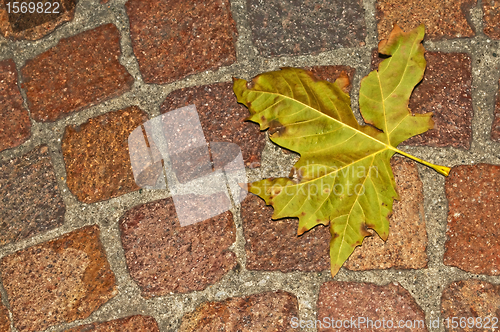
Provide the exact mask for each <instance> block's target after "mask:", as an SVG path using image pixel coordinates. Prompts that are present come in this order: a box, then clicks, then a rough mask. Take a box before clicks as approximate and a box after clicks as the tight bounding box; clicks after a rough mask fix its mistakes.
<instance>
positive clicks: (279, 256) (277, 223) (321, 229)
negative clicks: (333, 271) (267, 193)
mask: <svg viewBox="0 0 500 332" xmlns="http://www.w3.org/2000/svg"><path fill="white" fill-rule="evenodd" d="M272 214H273V208H272V207H270V206H266V203H265V202H264V200H262V199H261V198H259V197H257V196H255V195H253V194H249V195H248V196H247V197H246V198H245V200H244V201H243V202H242V203H241V218H242V220H243V232H244V236H245V239H246V243H245V251H246V254H247V263H246V268H247V269H248V270H266V271H275V270H278V271H281V272H285V273H286V272H290V271H324V270H326V269H329V268H330V259H329V250H330V249H329V248H330V246H329V243H330V232H329V230H328V227H325V226H322V225H319V226H317V227H315V228H313V229H312V230H311V231H309V232H306V233H304V234H303V235H301V236H297V228H298V225H299V222H298V219H296V218H286V219H279V220H271V216H272Z"/></svg>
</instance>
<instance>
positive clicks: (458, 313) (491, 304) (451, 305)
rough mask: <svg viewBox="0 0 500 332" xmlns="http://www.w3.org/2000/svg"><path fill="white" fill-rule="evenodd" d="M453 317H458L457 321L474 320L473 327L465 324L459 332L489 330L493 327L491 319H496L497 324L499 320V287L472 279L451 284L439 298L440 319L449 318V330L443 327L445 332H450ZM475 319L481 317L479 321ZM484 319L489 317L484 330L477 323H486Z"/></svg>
mask: <svg viewBox="0 0 500 332" xmlns="http://www.w3.org/2000/svg"><path fill="white" fill-rule="evenodd" d="M453 317H458V318H459V320H460V319H461V318H462V317H464V318H465V319H466V320H467V319H469V318H470V317H474V318H475V319H474V320H475V324H474V325H473V324H470V325H469V324H467V327H466V328H463V329H462V328H461V329H460V331H487V330H491V326H493V322H492V320H491V319H492V318H493V317H496V318H497V322H498V321H499V320H500V286H499V285H493V284H490V283H489V282H485V281H480V280H474V279H471V280H461V281H455V282H453V283H452V284H451V285H449V286H448V287H447V288H446V289H445V290H444V291H443V295H442V297H441V318H442V319H447V318H450V323H449V324H450V326H449V327H450V328H448V326H447V325H445V330H446V331H450V330H452V328H453V325H452V322H451V319H452V318H453ZM477 317H481V320H478V319H477ZM486 317H489V321H490V323H489V326H490V328H484V326H483V328H481V327H480V326H479V322H481V323H482V324H485V323H487V320H485V318H486ZM470 322H472V321H470ZM468 323H469V322H468ZM445 324H446V323H445ZM496 326H498V323H497V324H496Z"/></svg>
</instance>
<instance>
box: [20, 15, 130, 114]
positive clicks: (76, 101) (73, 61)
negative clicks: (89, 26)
mask: <svg viewBox="0 0 500 332" xmlns="http://www.w3.org/2000/svg"><path fill="white" fill-rule="evenodd" d="M119 56H120V34H119V32H118V29H117V28H116V27H115V26H114V25H113V24H105V25H102V26H100V27H97V28H95V29H93V30H90V31H85V32H82V33H80V34H78V35H76V36H73V37H69V38H66V39H61V41H59V43H58V44H57V45H56V46H54V47H53V48H51V49H49V50H48V51H46V52H44V53H42V54H40V55H38V56H36V57H35V58H33V59H30V60H28V61H26V65H25V66H24V67H23V68H22V69H21V73H22V76H23V81H24V83H23V88H25V89H26V94H27V96H28V107H29V109H30V111H31V116H32V117H33V119H35V120H36V121H43V122H45V121H55V120H57V119H59V118H62V117H64V116H66V115H68V114H70V113H72V112H76V111H79V110H81V109H83V108H86V107H89V106H92V105H96V104H98V103H100V102H102V101H104V100H107V99H110V98H112V97H116V96H119V95H120V94H122V93H123V92H125V91H128V90H130V88H131V86H132V83H133V77H132V76H131V75H130V74H129V73H128V72H127V71H126V69H125V67H123V66H122V65H121V64H120V62H119Z"/></svg>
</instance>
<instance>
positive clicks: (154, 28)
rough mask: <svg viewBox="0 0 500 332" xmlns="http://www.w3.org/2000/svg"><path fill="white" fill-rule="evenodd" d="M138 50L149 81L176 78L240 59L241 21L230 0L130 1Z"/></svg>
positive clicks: (133, 39) (134, 37) (128, 5)
mask: <svg viewBox="0 0 500 332" xmlns="http://www.w3.org/2000/svg"><path fill="white" fill-rule="evenodd" d="M125 7H126V9H127V14H128V17H129V20H130V34H131V37H132V46H133V48H134V53H135V55H136V57H137V60H138V61H139V68H140V71H141V73H142V76H143V79H144V81H145V82H147V83H157V84H163V83H170V82H173V81H176V80H179V79H182V78H184V77H186V76H189V75H192V74H196V73H201V72H203V71H205V70H214V69H217V68H219V67H222V66H228V65H230V64H232V63H234V62H236V49H235V44H236V40H237V34H238V33H237V31H236V24H235V22H234V21H233V18H232V15H231V9H230V2H229V1H220V0H206V1H200V0H186V1H159V0H152V1H143V0H130V1H127V3H126V4H125Z"/></svg>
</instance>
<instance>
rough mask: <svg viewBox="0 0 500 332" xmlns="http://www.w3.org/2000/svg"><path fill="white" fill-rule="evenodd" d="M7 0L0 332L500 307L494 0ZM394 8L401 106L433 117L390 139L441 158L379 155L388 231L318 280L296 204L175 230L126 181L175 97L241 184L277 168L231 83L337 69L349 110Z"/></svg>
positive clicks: (197, 325)
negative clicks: (419, 38)
mask: <svg viewBox="0 0 500 332" xmlns="http://www.w3.org/2000/svg"><path fill="white" fill-rule="evenodd" d="M34 1H35V0H34ZM36 1H39V2H40V3H42V4H41V6H42V8H45V9H48V8H49V7H50V8H51V10H52V11H54V9H56V5H55V4H54V3H53V2H50V1H48V0H36ZM35 4H36V7H35V10H36V8H38V6H39V5H38V4H37V3H35ZM13 6H14V2H13V1H11V0H0V150H1V152H0V197H1V200H0V246H1V247H0V278H1V280H0V281H1V283H0V285H1V286H0V295H1V306H0V330H1V331H20V332H21V331H67V330H69V331H250V332H253V331H296V330H302V331H332V330H333V329H331V328H328V327H327V326H325V325H324V324H323V325H322V326H320V325H319V324H318V325H317V326H313V323H312V321H315V320H316V319H318V320H321V321H322V322H325V319H326V321H328V322H331V321H330V319H334V320H337V319H342V320H348V321H349V324H350V320H352V319H354V320H356V322H355V323H359V324H360V323H362V322H363V320H362V319H361V321H359V320H358V317H362V318H366V319H369V320H372V321H373V322H374V323H373V324H375V327H373V328H368V329H367V330H373V329H375V328H376V324H380V323H381V322H382V320H383V321H384V322H385V323H383V324H389V321H392V322H393V323H394V324H398V322H399V320H403V321H404V324H407V325H406V326H407V327H409V326H412V327H413V328H408V329H407V330H429V331H444V330H472V329H470V328H469V326H471V325H469V324H470V320H468V321H467V318H469V317H481V319H482V322H483V324H484V325H487V324H486V321H487V319H486V317H489V318H488V319H489V320H490V324H489V326H494V322H495V320H494V319H493V317H496V318H495V319H498V318H500V227H499V226H500V225H498V223H499V222H500V196H499V191H500V189H499V188H500V166H497V165H500V92H499V79H500V46H499V44H500V2H499V1H498V0H481V1H476V0H441V1H437V0H418V1H417V0H329V1H320V0H310V1H292V0H265V1H262V0H231V1H230V0H185V1H170V0H128V1H125V0H109V1H106V0H101V1H98V0H80V1H78V2H76V3H75V0H61V1H60V3H58V5H57V7H58V8H57V11H59V13H45V12H44V13H33V14H29V13H26V14H22V13H17V14H16V13H13V11H14V9H13V8H14V7H13ZM27 8H28V9H27V10H29V7H27ZM9 10H10V12H9ZM394 22H398V23H399V25H400V26H401V27H402V28H403V29H404V30H408V29H411V28H414V27H416V26H417V25H418V24H419V23H421V22H422V23H425V25H426V38H425V41H424V46H425V48H426V50H427V53H426V59H427V63H428V67H427V71H426V73H425V77H424V79H423V81H422V82H421V84H420V85H419V86H418V87H417V88H416V89H415V91H414V93H413V95H412V97H411V100H410V108H411V110H412V111H413V112H416V113H424V112H429V111H432V112H434V119H435V123H436V126H435V128H434V129H432V130H430V131H428V132H427V133H425V134H423V135H421V136H418V137H414V138H412V139H410V140H408V141H407V142H405V143H404V144H403V147H402V149H403V150H404V151H406V152H409V153H411V154H413V155H416V156H417V157H420V158H423V159H425V160H428V161H429V162H432V163H436V164H442V165H447V166H450V167H453V168H452V171H451V174H450V176H449V177H447V178H444V177H443V176H441V175H439V174H438V173H436V172H435V171H433V170H432V169H429V168H426V167H424V166H422V165H419V164H416V163H414V162H412V161H410V160H408V159H404V158H400V157H394V158H393V160H392V167H393V170H394V173H395V177H396V182H397V186H398V191H399V192H400V195H401V200H400V201H398V202H396V204H395V207H394V214H393V216H392V217H391V226H390V227H391V228H390V236H389V239H388V241H387V242H386V243H384V242H383V241H382V240H380V238H378V236H374V237H371V238H367V239H366V240H365V244H364V245H363V247H358V248H357V249H356V250H355V251H354V253H353V255H352V256H351V258H350V259H349V260H348V261H347V262H346V264H345V265H344V267H343V268H342V269H341V270H340V272H339V273H338V275H337V276H336V277H335V278H333V279H332V277H331V275H330V271H329V268H330V266H329V265H330V264H329V258H328V242H329V237H330V235H329V233H328V230H327V228H325V227H322V226H319V227H317V228H316V229H314V230H312V231H310V232H308V233H306V234H304V235H303V236H301V237H296V228H297V221H296V220H295V219H284V220H279V221H272V220H271V219H270V216H271V214H272V208H271V207H266V206H265V205H264V203H263V201H262V200H261V199H259V198H257V197H255V196H248V197H247V198H246V199H245V200H244V201H243V202H242V204H241V205H238V206H233V207H232V208H231V210H230V211H227V212H226V213H223V214H221V215H219V216H217V217H215V218H213V219H211V220H207V221H205V222H202V223H198V224H195V225H191V226H187V227H180V225H179V222H178V220H177V217H176V214H175V210H174V207H173V202H172V198H171V197H170V194H169V192H168V190H148V189H141V188H140V187H139V186H138V185H137V184H136V183H135V181H134V177H133V173H132V169H131V162H130V157H129V151H128V146H127V138H128V136H129V135H130V133H131V132H132V130H134V129H135V128H136V127H138V126H140V125H141V123H144V122H145V121H147V120H148V119H152V118H154V117H156V116H159V115H161V114H164V113H166V112H168V111H171V110H174V109H176V108H179V107H182V106H186V105H189V104H195V105H196V107H197V110H198V112H199V115H200V121H201V124H202V127H203V131H204V133H205V136H206V139H207V141H223V142H233V143H236V144H238V145H239V146H240V148H241V149H242V152H243V158H244V162H245V164H246V166H247V174H248V176H249V178H250V180H251V181H255V180H257V179H261V178H266V177H272V176H282V175H288V173H289V171H290V169H291V167H292V165H293V163H294V162H295V161H296V160H297V155H295V154H293V153H289V152H287V151H284V150H282V149H281V148H279V147H276V146H274V145H273V144H272V143H270V142H269V141H268V139H267V138H266V133H261V132H259V130H258V126H257V125H255V124H252V123H248V122H243V119H244V118H245V117H246V116H247V115H248V110H247V109H246V108H245V107H243V106H241V105H239V104H237V102H236V98H235V96H234V94H233V92H232V84H231V78H232V77H233V76H234V77H240V78H244V79H247V80H248V79H250V78H252V77H254V76H255V75H257V74H259V73H262V72H265V71H270V70H277V69H278V68H279V67H284V66H292V67H304V68H309V69H312V70H313V71H314V72H315V73H316V75H318V76H319V77H321V78H322V79H327V80H331V81H333V80H334V79H335V78H336V77H337V76H338V75H340V74H341V73H342V72H344V73H346V74H347V75H348V76H349V77H350V78H351V86H350V90H351V96H352V105H353V108H354V110H355V112H356V113H357V117H358V119H360V117H359V113H358V99H357V95H358V93H359V83H360V80H361V78H363V77H364V76H365V75H367V74H368V73H369V71H370V70H371V69H373V68H374V67H376V65H377V63H378V61H379V59H378V54H377V52H376V51H374V49H375V48H376V47H377V43H378V41H379V40H380V39H381V38H384V37H386V36H387V35H388V32H389V31H390V30H391V28H392V24H393V23H394ZM453 317H457V318H456V319H455V320H453ZM446 318H449V320H448V324H449V326H448V325H447V323H446V322H447V321H446V320H444V321H443V319H446ZM461 318H463V319H462V320H460V319H461ZM436 319H441V321H436ZM419 320H425V323H426V326H419V327H418V328H417V327H415V326H413V325H412V324H413V322H417V321H419ZM377 321H378V322H379V323H377ZM443 322H444V325H443ZM465 322H467V324H466V326H468V327H466V328H465V329H461V328H460V324H462V327H464V323H465ZM478 322H479V319H476V320H474V330H485V329H484V326H483V328H478V327H477V326H478ZM333 323H334V324H335V321H334V322H333ZM437 323H440V324H437ZM455 323H456V324H457V326H458V328H453V325H455ZM345 324H347V323H345ZM349 324H347V325H344V327H343V329H344V330H353V329H354V327H355V326H352V325H349ZM359 324H358V325H359ZM368 324H369V323H368V322H366V323H365V325H359V326H358V327H370V325H368ZM416 324H417V323H415V325H416ZM300 325H302V327H301V326H300ZM297 326H298V328H297ZM346 326H347V328H345V327H346ZM387 326H389V327H390V325H387ZM496 326H497V328H498V326H500V323H496ZM487 330H491V328H490V329H487Z"/></svg>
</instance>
